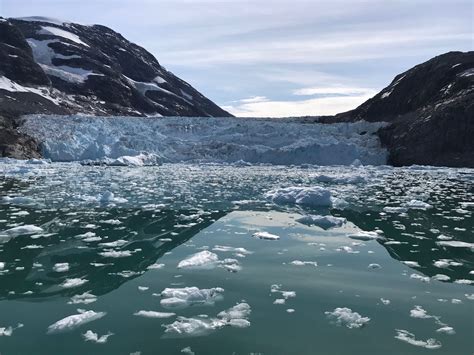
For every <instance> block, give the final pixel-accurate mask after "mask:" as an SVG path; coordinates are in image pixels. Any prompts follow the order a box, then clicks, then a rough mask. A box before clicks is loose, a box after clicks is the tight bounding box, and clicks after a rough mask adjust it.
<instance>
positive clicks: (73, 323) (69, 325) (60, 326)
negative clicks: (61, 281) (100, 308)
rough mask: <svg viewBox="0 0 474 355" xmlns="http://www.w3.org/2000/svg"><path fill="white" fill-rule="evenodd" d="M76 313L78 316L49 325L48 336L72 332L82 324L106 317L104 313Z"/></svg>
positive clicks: (80, 311)
mask: <svg viewBox="0 0 474 355" xmlns="http://www.w3.org/2000/svg"><path fill="white" fill-rule="evenodd" d="M77 311H78V312H79V313H78V314H73V315H71V316H68V317H66V318H63V319H61V320H58V321H57V322H56V323H54V324H51V325H50V326H49V327H48V334H53V333H60V332H65V331H70V330H74V329H76V328H78V327H80V326H81V325H83V324H86V323H89V322H92V321H95V320H97V319H100V318H102V317H104V316H105V315H106V313H105V312H95V311H84V310H80V309H78V310H77Z"/></svg>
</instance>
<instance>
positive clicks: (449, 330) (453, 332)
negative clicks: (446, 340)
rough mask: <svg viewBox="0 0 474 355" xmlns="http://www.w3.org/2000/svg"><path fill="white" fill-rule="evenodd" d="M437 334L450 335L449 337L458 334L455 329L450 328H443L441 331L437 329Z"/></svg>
mask: <svg viewBox="0 0 474 355" xmlns="http://www.w3.org/2000/svg"><path fill="white" fill-rule="evenodd" d="M436 332H437V333H444V334H449V335H454V334H456V331H455V330H454V328H453V327H448V326H445V327H441V328H439V329H436Z"/></svg>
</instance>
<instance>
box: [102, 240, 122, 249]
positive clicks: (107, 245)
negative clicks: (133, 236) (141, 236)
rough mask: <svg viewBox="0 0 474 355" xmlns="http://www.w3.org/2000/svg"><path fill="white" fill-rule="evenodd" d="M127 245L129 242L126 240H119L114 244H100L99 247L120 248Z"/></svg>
mask: <svg viewBox="0 0 474 355" xmlns="http://www.w3.org/2000/svg"><path fill="white" fill-rule="evenodd" d="M127 243H128V242H127V241H126V240H123V239H118V240H116V241H113V242H107V243H99V246H101V247H105V248H118V247H123V246H124V245H125V244H127Z"/></svg>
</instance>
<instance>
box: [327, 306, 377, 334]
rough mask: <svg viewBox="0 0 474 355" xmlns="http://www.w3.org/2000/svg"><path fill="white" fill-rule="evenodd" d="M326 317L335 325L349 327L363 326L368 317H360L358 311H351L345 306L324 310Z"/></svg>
mask: <svg viewBox="0 0 474 355" xmlns="http://www.w3.org/2000/svg"><path fill="white" fill-rule="evenodd" d="M324 314H326V315H327V317H328V318H329V319H330V320H331V321H333V322H334V323H335V324H336V325H340V326H345V327H347V328H349V329H354V328H361V327H363V326H365V325H366V324H367V323H368V322H369V321H370V318H368V317H362V316H361V315H360V314H359V313H357V312H353V311H352V309H350V308H347V307H342V308H336V309H334V311H332V312H329V311H328V312H324Z"/></svg>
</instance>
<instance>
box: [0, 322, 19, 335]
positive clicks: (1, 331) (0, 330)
mask: <svg viewBox="0 0 474 355" xmlns="http://www.w3.org/2000/svg"><path fill="white" fill-rule="evenodd" d="M23 327H24V325H23V323H18V324H17V325H16V327H12V326H10V327H0V337H2V336H6V337H10V336H12V334H13V332H14V331H15V330H16V329H19V328H23Z"/></svg>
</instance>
